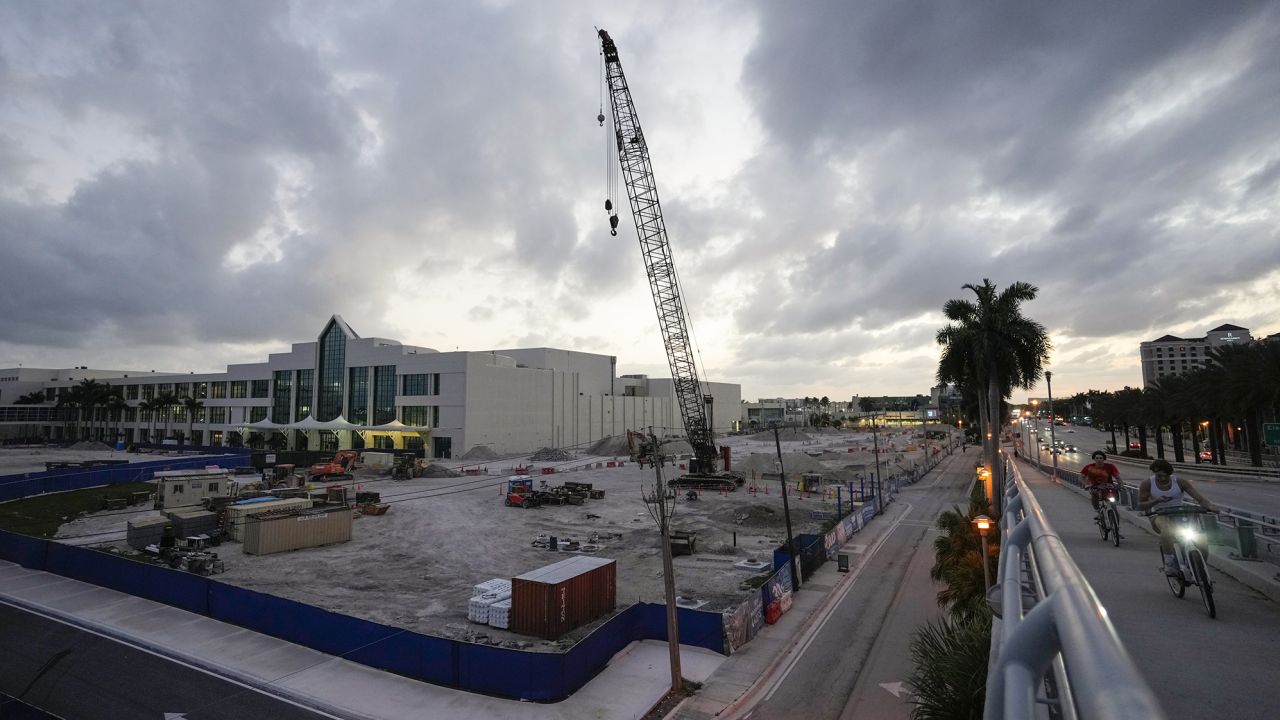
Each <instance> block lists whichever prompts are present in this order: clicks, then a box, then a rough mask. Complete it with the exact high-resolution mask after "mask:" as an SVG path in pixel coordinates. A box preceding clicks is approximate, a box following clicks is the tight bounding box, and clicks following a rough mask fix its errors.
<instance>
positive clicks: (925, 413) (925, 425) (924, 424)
mask: <svg viewBox="0 0 1280 720" xmlns="http://www.w3.org/2000/svg"><path fill="white" fill-rule="evenodd" d="M921 413H922V415H921V417H920V427H921V428H922V429H923V430H924V470H922V471H921V472H920V478H921V479H923V478H924V474H925V473H927V472H929V406H928V404H926V405H925V407H924V410H922V411H921Z"/></svg>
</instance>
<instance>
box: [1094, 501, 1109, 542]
mask: <svg viewBox="0 0 1280 720" xmlns="http://www.w3.org/2000/svg"><path fill="white" fill-rule="evenodd" d="M1094 522H1095V523H1097V525H1098V532H1099V533H1100V534H1101V535H1102V542H1106V541H1107V532H1108V530H1107V514H1106V513H1105V512H1103V511H1102V509H1101V508H1099V509H1098V514H1097V516H1095V517H1094Z"/></svg>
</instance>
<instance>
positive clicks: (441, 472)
mask: <svg viewBox="0 0 1280 720" xmlns="http://www.w3.org/2000/svg"><path fill="white" fill-rule="evenodd" d="M422 477H429V478H449V477H462V473H459V472H456V471H454V470H450V469H449V468H447V467H445V466H443V465H437V464H435V463H431V464H430V465H428V466H426V467H424V468H422Z"/></svg>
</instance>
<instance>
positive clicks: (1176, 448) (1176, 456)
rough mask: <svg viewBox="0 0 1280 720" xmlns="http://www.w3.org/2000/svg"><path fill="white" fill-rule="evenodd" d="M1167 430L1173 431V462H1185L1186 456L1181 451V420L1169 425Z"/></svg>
mask: <svg viewBox="0 0 1280 720" xmlns="http://www.w3.org/2000/svg"><path fill="white" fill-rule="evenodd" d="M1169 431H1170V432H1171V433H1173V460H1174V462H1186V461H1187V459H1186V456H1185V455H1184V454H1183V452H1182V421H1181V420H1179V421H1178V422H1176V423H1173V424H1172V425H1170V426H1169Z"/></svg>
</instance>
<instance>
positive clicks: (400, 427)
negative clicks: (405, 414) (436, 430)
mask: <svg viewBox="0 0 1280 720" xmlns="http://www.w3.org/2000/svg"><path fill="white" fill-rule="evenodd" d="M360 429H361V430H371V431H373V432H412V433H424V432H427V433H429V432H431V428H429V427H417V426H413V425H405V424H404V423H402V422H400V421H399V420H392V421H391V422H389V423H384V424H382V425H374V426H372V427H366V428H360Z"/></svg>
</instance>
